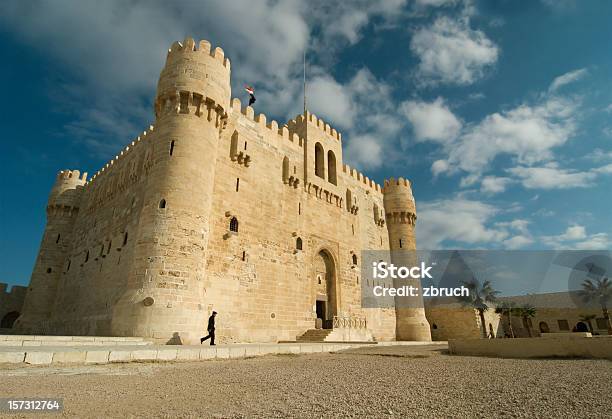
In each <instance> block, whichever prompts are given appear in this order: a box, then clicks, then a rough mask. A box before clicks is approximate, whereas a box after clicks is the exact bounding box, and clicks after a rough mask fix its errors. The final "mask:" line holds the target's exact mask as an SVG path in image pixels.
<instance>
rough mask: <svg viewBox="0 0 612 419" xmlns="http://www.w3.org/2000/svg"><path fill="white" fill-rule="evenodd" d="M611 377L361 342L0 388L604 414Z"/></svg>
mask: <svg viewBox="0 0 612 419" xmlns="http://www.w3.org/2000/svg"><path fill="white" fill-rule="evenodd" d="M611 383H612V362H610V361H605V360H572V359H556V360H555V359H552V360H549V359H546V360H513V359H494V358H477V357H459V356H449V355H446V354H444V353H442V351H441V350H440V349H439V347H429V346H425V347H380V348H377V347H368V348H362V349H355V350H350V351H345V352H341V353H335V354H312V355H284V356H283V355H279V356H266V357H262V358H252V359H244V360H228V361H208V362H189V363H166V364H159V363H137V364H135V363H131V364H112V365H99V366H72V367H62V368H58V367H18V368H14V367H13V368H3V369H1V370H0V397H9V396H19V397H28V396H29V397H43V396H44V397H62V398H63V399H64V405H65V411H64V413H63V415H64V416H70V417H230V418H240V417H263V418H270V417H362V416H366V417H393V416H395V417H436V418H439V417H453V418H456V417H470V418H472V417H482V418H485V417H487V418H488V417H551V418H552V417H554V418H559V417H564V418H576V417H593V418H603V417H612V389H611V387H610V386H611ZM23 417H30V418H31V417H33V416H32V415H24V416H23ZM56 417H57V416H56Z"/></svg>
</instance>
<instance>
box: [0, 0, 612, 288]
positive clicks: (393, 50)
mask: <svg viewBox="0 0 612 419" xmlns="http://www.w3.org/2000/svg"><path fill="white" fill-rule="evenodd" d="M610 16H612V3H611V2H608V1H604V0H601V1H595V0H592V1H571V0H559V1H552V0H546V1H544V0H542V1H539V2H538V1H523V2H517V1H510V0H506V1H502V0H498V1H487V2H485V1H470V0H412V1H403V0H388V1H381V2H376V3H374V2H369V1H343V2H333V3H332V2H323V1H320V2H319V1H315V2H297V1H255V0H248V1H247V0H240V1H228V2H221V1H218V2H216V1H211V2H198V1H189V2H165V1H132V2H124V1H118V0H117V1H110V0H109V1H103V2H100V1H98V2H89V1H60V0H58V1H34V0H32V1H27V2H24V1H11V0H9V1H5V2H2V5H0V53H1V54H2V56H3V57H4V60H3V64H2V66H0V80H3V97H4V100H3V101H2V102H1V104H0V107H1V108H2V109H0V111H1V113H2V115H3V116H4V118H3V124H2V126H3V135H2V145H3V150H4V152H3V153H2V154H1V155H0V159H1V161H0V170H1V171H2V174H1V179H2V185H1V186H2V191H3V193H2V197H1V198H0V212H1V214H0V248H1V252H0V282H8V283H15V284H27V282H28V281H29V276H30V273H31V269H32V266H33V264H34V260H35V257H36V252H37V250H38V245H39V242H40V239H41V237H42V232H43V229H44V223H45V210H44V209H45V205H46V199H47V195H48V192H49V190H50V188H51V185H52V183H53V181H54V178H55V174H56V172H57V171H59V170H61V169H65V168H70V169H80V170H84V171H88V172H89V173H95V171H96V170H98V169H99V168H100V167H101V166H102V165H103V164H105V163H106V161H107V160H109V159H110V158H112V157H113V156H114V155H115V154H116V152H117V151H118V150H120V149H121V148H122V147H123V146H124V145H125V144H126V143H128V142H129V141H131V140H132V139H133V138H134V137H136V136H137V135H138V133H140V132H142V131H143V130H144V129H145V127H147V126H148V125H149V124H151V123H152V122H153V112H152V99H153V96H154V94H155V85H156V82H157V77H158V75H159V71H160V70H161V67H162V65H163V61H164V58H165V51H166V50H167V48H168V47H169V45H170V44H171V43H172V42H173V41H175V40H181V39H183V38H184V37H185V36H192V37H194V38H196V39H208V40H210V41H211V42H212V43H213V45H219V46H221V47H222V48H223V49H224V50H225V52H226V55H227V56H228V57H230V59H231V60H232V82H233V90H234V95H235V96H237V97H240V98H242V99H244V97H243V96H244V93H243V90H242V86H243V85H244V84H245V83H248V84H252V85H254V87H255V89H256V92H257V99H258V100H257V104H256V111H257V112H263V113H265V114H266V115H267V116H268V118H275V119H277V120H278V121H285V120H287V119H288V118H289V117H292V116H293V115H295V114H297V113H299V112H300V109H301V106H302V98H301V83H302V80H301V75H302V63H301V61H302V53H303V51H304V49H306V50H307V55H308V101H309V105H308V107H309V109H310V110H311V111H313V112H314V113H315V114H317V115H319V116H321V117H323V118H324V119H325V120H326V121H328V122H329V123H330V124H331V125H332V126H334V127H335V128H337V129H338V130H340V131H341V132H342V133H343V142H344V159H345V162H346V163H348V164H350V165H351V166H355V167H358V168H359V169H360V170H362V171H364V172H366V173H367V174H368V175H370V176H371V177H372V178H374V179H375V180H376V181H378V182H380V183H382V181H383V179H385V178H387V177H390V176H396V177H397V176H404V177H407V178H409V179H411V180H412V182H413V189H414V195H415V197H416V199H417V211H418V216H419V220H418V228H417V233H418V243H419V247H421V248H429V249H436V248H463V249H474V248H477V249H481V248H482V249H610V248H611V247H612V246H611V241H612V227H611V226H612V215H611V213H612V212H611V211H610V206H611V204H612V198H610V196H611V195H612V194H611V192H612V54H611V53H610V45H611V44H612V26H611V25H609V17H610Z"/></svg>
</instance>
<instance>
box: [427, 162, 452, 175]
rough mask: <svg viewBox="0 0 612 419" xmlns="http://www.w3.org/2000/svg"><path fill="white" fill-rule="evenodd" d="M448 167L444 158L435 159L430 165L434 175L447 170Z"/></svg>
mask: <svg viewBox="0 0 612 419" xmlns="http://www.w3.org/2000/svg"><path fill="white" fill-rule="evenodd" d="M448 169H449V165H448V162H447V161H446V160H436V161H435V162H433V164H432V165H431V172H432V174H433V175H434V177H435V176H438V175H439V174H441V173H444V172H447V171H448Z"/></svg>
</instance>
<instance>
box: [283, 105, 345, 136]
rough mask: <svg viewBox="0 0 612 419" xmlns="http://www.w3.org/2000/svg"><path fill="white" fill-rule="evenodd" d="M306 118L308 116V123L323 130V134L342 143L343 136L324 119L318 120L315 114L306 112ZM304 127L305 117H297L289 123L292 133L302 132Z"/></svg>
mask: <svg viewBox="0 0 612 419" xmlns="http://www.w3.org/2000/svg"><path fill="white" fill-rule="evenodd" d="M306 116H307V121H308V122H310V123H311V124H313V125H315V126H316V127H317V128H319V129H321V130H322V131H323V132H325V133H326V134H328V135H330V136H331V137H332V138H335V139H336V140H338V141H342V134H341V133H340V132H338V131H336V129H334V128H332V127H331V126H330V125H329V124H328V123H326V122H325V121H324V120H323V119H321V118H318V117H317V116H316V115H315V114H313V113H311V112H309V111H306ZM303 125H304V115H297V116H296V117H295V118H293V119H291V120H289V121H288V122H287V127H288V128H289V130H290V131H292V132H298V131H300V130H301V129H302V126H303Z"/></svg>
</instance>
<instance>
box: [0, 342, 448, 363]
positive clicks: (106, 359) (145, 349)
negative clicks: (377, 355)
mask: <svg viewBox="0 0 612 419" xmlns="http://www.w3.org/2000/svg"><path fill="white" fill-rule="evenodd" d="M423 344H432V343H431V342H380V343H377V344H374V346H391V345H413V346H414V345H417V346H418V345H423ZM433 344H434V345H436V344H438V345H446V342H433ZM363 346H373V344H372V343H302V342H300V343H248V344H229V345H216V346H210V345H193V346H192V345H177V346H173V345H146V346H139V345H133V344H129V345H121V344H117V342H113V344H111V345H91V346H87V345H81V344H79V345H73V346H70V345H55V346H54V345H44V346H43V345H41V346H0V366H1V365H2V364H6V363H9V364H22V363H26V364H32V365H50V364H64V363H81V364H82V363H86V364H88V363H92V364H107V363H112V362H130V361H177V360H179V361H196V360H212V359H229V358H245V357H255V356H262V355H271V354H275V355H282V354H304V353H322V352H336V351H341V350H345V349H351V348H359V347H363Z"/></svg>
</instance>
